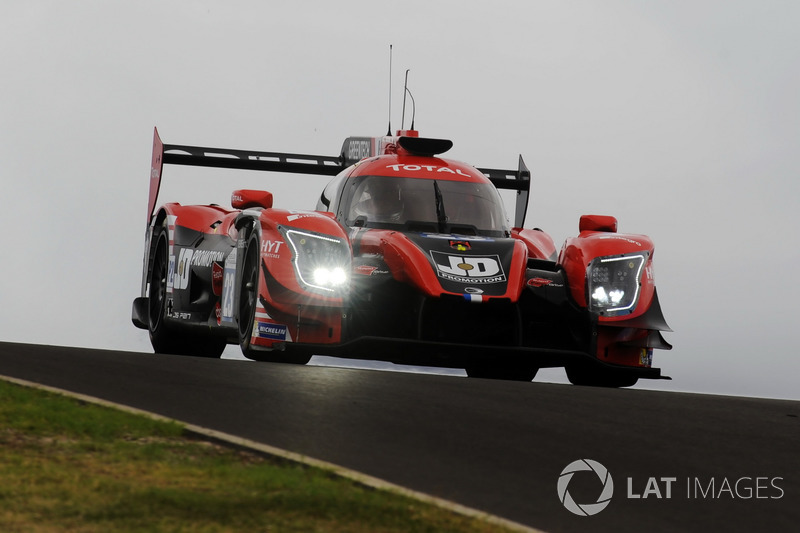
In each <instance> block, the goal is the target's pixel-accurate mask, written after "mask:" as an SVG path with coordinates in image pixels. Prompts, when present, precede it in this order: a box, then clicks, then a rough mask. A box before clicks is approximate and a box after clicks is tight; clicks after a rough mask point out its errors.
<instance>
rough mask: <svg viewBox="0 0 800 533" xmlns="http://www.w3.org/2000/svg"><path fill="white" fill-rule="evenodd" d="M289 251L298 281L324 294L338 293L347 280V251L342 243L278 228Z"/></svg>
mask: <svg viewBox="0 0 800 533" xmlns="http://www.w3.org/2000/svg"><path fill="white" fill-rule="evenodd" d="M281 232H282V233H283V235H284V237H285V238H286V242H288V243H289V246H290V247H291V248H292V263H293V264H294V270H295V272H296V273H297V279H298V280H299V281H300V283H301V284H303V285H304V286H305V287H306V288H309V289H316V290H318V291H322V292H324V293H331V292H337V291H341V290H343V289H344V288H346V287H347V282H348V281H349V279H350V274H349V273H350V247H349V246H348V244H347V242H346V241H345V240H344V239H340V238H337V237H331V236H329V235H321V234H319V233H312V232H309V231H304V230H296V229H287V228H281Z"/></svg>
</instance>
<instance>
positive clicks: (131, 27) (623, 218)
mask: <svg viewBox="0 0 800 533" xmlns="http://www.w3.org/2000/svg"><path fill="white" fill-rule="evenodd" d="M275 3H276V2H257V1H244V0H239V1H235V0H234V1H231V0H226V1H216V0H214V1H212V0H207V1H192V2H189V1H181V2H178V1H174V2H170V1H164V0H160V1H153V0H137V1H135V2H133V1H131V2H106V1H100V0H98V1H88V0H74V1H72V2H61V1H45V0H32V1H22V0H11V1H8V2H4V4H3V7H2V8H0V14H1V16H0V50H2V51H0V72H2V76H0V194H2V199H3V215H4V220H5V225H4V233H5V239H4V240H5V243H6V244H5V245H4V246H3V252H2V254H3V255H2V257H3V265H4V266H3V269H2V270H1V271H0V302H2V304H1V305H0V340H5V341H16V342H31V343H42V344H55V345H68V346H84V347H92V348H110V349H120V350H131V351H149V350H150V345H149V341H148V339H147V333H146V332H145V331H142V330H138V329H136V328H134V327H133V325H132V324H131V322H130V307H131V301H132V300H133V298H134V297H136V296H137V295H138V293H139V287H140V283H141V266H142V252H143V246H144V232H145V227H146V220H145V218H146V217H145V215H146V207H147V188H148V180H147V178H148V176H149V165H150V153H151V143H152V131H153V127H154V126H158V128H159V131H160V132H161V135H162V138H163V139H164V141H165V142H167V143H175V144H196V145H204V146H216V147H225V148H243V149H255V150H268V151H270V150H271V151H287V152H300V153H314V154H323V155H337V154H338V152H339V149H340V146H341V143H342V141H343V140H344V138H345V137H347V136H348V135H382V134H383V133H385V131H386V129H387V121H388V118H389V110H388V101H387V100H388V87H389V65H388V58H389V53H388V52H389V45H390V44H392V45H393V48H394V76H393V85H392V89H393V95H394V96H393V106H392V121H393V126H394V128H395V129H396V128H398V127H399V126H400V119H401V116H400V115H401V107H402V82H403V73H404V72H405V70H406V69H411V72H410V75H409V80H410V88H411V90H412V91H413V94H414V97H415V99H416V104H417V109H416V127H417V128H418V129H419V130H420V131H421V133H422V135H425V136H431V137H444V138H449V139H452V140H453V141H454V143H455V145H454V148H453V149H452V150H451V152H450V153H449V155H450V156H452V157H454V158H457V159H461V160H464V161H467V162H469V163H471V164H474V165H477V166H486V167H495V168H514V167H515V166H516V161H517V156H518V154H522V155H523V157H524V158H525V161H526V163H527V164H528V166H529V167H530V168H531V170H532V174H533V180H534V188H533V192H532V198H531V205H530V209H529V215H528V219H527V223H526V225H527V226H528V227H533V226H537V227H541V228H543V229H545V230H546V231H548V232H549V233H550V234H551V235H552V236H553V237H554V239H555V240H556V242H557V245H558V246H560V243H561V242H563V240H564V239H565V238H566V237H567V236H570V235H573V234H575V233H576V232H577V226H578V218H579V217H580V215H582V214H585V213H598V214H611V215H614V216H616V217H617V218H618V220H619V228H620V231H622V232H630V233H644V234H647V235H650V236H651V237H652V238H653V239H654V240H655V243H656V253H655V265H656V281H657V285H658V290H659V295H660V297H661V304H662V307H663V310H664V313H665V315H666V317H667V320H668V322H669V323H670V325H671V326H672V328H673V329H674V330H675V332H674V333H672V334H669V335H668V340H669V341H670V342H671V343H673V344H674V346H675V348H674V350H672V351H671V352H661V351H657V352H656V360H655V363H656V365H657V366H660V367H661V368H662V369H663V372H664V373H665V374H667V375H670V376H672V377H673V378H674V380H673V381H671V382H667V381H659V382H643V383H641V382H640V383H641V384H640V385H639V386H638V387H640V388H652V389H663V390H680V391H693V392H703V393H715V394H734V395H748V396H761V397H777V398H791V399H800V387H798V385H797V382H798V377H799V376H798V370H800V364H798V358H800V354H798V351H799V350H798V341H797V338H798V337H797V334H796V332H797V329H798V319H797V315H796V313H797V309H798V302H800V288H798V265H800V251H798V249H799V248H800V237H798V232H797V229H796V227H797V224H798V214H797V211H798V207H800V200H799V199H800V184H799V183H798V176H800V172H799V171H800V161H799V159H800V158H799V156H798V147H800V135H799V133H800V109H799V106H800V104H799V103H798V102H800V98H798V95H800V32H798V30H797V27H798V24H800V3H798V2H795V1H793V0H785V1H776V0H761V1H757V2H756V1H752V0H750V1H742V0H726V1H702V0H698V1H692V2H689V1H648V2H636V1H619V0H605V1H603V2H595V1H591V0H586V1H559V2H553V1H538V0H537V1H530V0H526V1H516V2H511V1H508V2H504V1H493V2H473V1H463V0H460V1H447V2H438V1H432V0H425V1H416V0H406V1H404V2H381V1H376V0H372V1H352V0H340V1H337V2H327V1H316V2H285V3H283V5H281V6H274V5H271V4H275ZM409 117H410V110H409V109H407V113H406V125H408V122H409V121H410V118H409ZM164 176H165V178H164V180H165V181H164V184H163V189H162V196H161V200H163V201H168V200H169V201H180V202H182V203H220V204H224V205H228V202H229V199H230V192H231V191H232V190H233V189H236V188H241V187H252V188H263V189H268V190H270V191H272V192H273V193H274V194H275V203H276V205H277V206H280V207H287V208H298V209H300V208H308V209H311V208H313V206H314V205H315V202H316V195H317V194H318V192H319V191H320V190H321V188H322V187H323V186H324V184H325V181H326V178H324V177H304V176H291V175H290V176H286V175H274V174H273V175H269V174H258V175H253V174H252V173H247V172H243V171H218V170H205V169H192V168H178V167H167V168H166V169H165V172H164ZM237 351H238V348H236V347H232V348H229V349H228V350H227V351H226V356H228V357H236V356H237V355H236V354H237ZM537 379H539V380H544V381H555V382H564V381H565V379H564V376H563V371H561V370H548V371H542V372H540V377H539V378H537Z"/></svg>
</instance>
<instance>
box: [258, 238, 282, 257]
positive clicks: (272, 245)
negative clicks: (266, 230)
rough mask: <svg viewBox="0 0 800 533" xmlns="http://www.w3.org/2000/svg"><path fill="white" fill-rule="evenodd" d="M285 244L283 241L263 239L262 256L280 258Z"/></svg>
mask: <svg viewBox="0 0 800 533" xmlns="http://www.w3.org/2000/svg"><path fill="white" fill-rule="evenodd" d="M283 244H284V242H283V241H261V255H262V257H272V258H274V259H277V258H279V257H280V256H281V253H280V251H281V246H283Z"/></svg>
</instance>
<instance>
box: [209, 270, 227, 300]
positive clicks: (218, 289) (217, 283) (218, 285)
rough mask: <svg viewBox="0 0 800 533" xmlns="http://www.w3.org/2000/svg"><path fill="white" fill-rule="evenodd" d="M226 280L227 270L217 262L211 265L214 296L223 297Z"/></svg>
mask: <svg viewBox="0 0 800 533" xmlns="http://www.w3.org/2000/svg"><path fill="white" fill-rule="evenodd" d="M224 279H225V269H224V268H223V266H222V265H221V264H219V263H217V262H215V263H214V264H212V265H211V290H212V291H213V292H214V296H221V295H222V285H223V280H224Z"/></svg>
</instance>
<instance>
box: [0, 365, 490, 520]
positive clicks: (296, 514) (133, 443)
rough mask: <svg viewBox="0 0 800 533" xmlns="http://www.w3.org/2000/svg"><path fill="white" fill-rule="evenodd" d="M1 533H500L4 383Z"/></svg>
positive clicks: (178, 429)
mask: <svg viewBox="0 0 800 533" xmlns="http://www.w3.org/2000/svg"><path fill="white" fill-rule="evenodd" d="M0 531H3V532H16V531H20V532H23V531H24V532H49V531H78V532H95V531H97V532H100V531H102V532H107V531H119V532H125V531H148V532H150V531H192V532H217V531H232V532H233V531H248V532H250V531H271V532H272V531H275V532H283V531H287V532H291V531H298V532H314V531H319V532H344V531H348V532H380V531H386V532H392V531H397V532H408V531H415V532H426V531H430V532H441V531H459V532H461V531H464V532H473V531H474V532H489V531H492V532H495V531H503V530H502V529H501V528H500V527H499V526H498V525H497V524H489V523H487V522H484V521H482V520H477V519H473V518H468V517H464V516H461V515H458V514H455V513H452V512H450V511H447V510H444V509H440V508H438V507H435V506H432V505H429V504H426V503H421V502H418V501H416V500H413V499H410V498H406V497H404V496H401V495H396V494H392V493H390V492H385V491H378V490H373V489H369V488H367V487H363V486H361V485H359V484H357V483H355V482H353V481H350V480H347V479H342V478H338V477H335V476H331V475H330V474H329V473H327V472H325V471H323V470H319V469H315V468H310V467H306V466H302V465H294V464H286V463H285V462H279V461H276V460H273V459H270V458H268V457H264V456H262V455H258V454H254V453H249V452H245V451H241V450H236V449H232V448H228V447H223V446H220V445H218V444H214V443H210V442H207V441H203V440H197V439H193V438H189V437H188V436H186V435H185V433H184V429H183V426H182V425H180V424H178V423H174V422H164V421H158V420H153V419H150V418H147V417H144V416H137V415H133V414H129V413H125V412H121V411H117V410H114V409H111V408H107V407H103V406H99V405H94V404H90V403H86V402H82V401H80V400H77V399H73V398H70V397H66V396H62V395H59V394H54V393H50V392H46V391H40V390H36V389H31V388H27V387H22V386H20V385H16V384H12V383H8V382H5V381H2V380H0Z"/></svg>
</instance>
